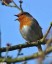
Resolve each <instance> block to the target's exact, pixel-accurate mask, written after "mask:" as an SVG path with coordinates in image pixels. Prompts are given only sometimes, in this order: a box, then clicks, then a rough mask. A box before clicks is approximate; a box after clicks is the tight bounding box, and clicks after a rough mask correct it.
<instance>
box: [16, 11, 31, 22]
mask: <svg viewBox="0 0 52 64" xmlns="http://www.w3.org/2000/svg"><path fill="white" fill-rule="evenodd" d="M28 15H30V14H29V13H28V12H21V13H19V14H17V15H15V16H17V17H18V18H17V19H16V20H18V21H19V22H21V21H22V20H23V19H24V18H26V17H27V16H28Z"/></svg>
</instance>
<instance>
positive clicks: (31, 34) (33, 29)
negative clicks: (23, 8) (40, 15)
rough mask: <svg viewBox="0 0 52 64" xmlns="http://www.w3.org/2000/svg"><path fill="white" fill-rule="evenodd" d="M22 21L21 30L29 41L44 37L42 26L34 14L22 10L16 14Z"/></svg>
mask: <svg viewBox="0 0 52 64" xmlns="http://www.w3.org/2000/svg"><path fill="white" fill-rule="evenodd" d="M16 16H17V17H18V21H19V22H20V32H21V34H22V36H23V38H24V39H26V40H27V41H37V40H39V39H41V38H42V37H43V33H42V28H41V27H40V25H39V23H38V22H37V20H36V19H35V18H33V16H32V15H30V14H29V13H28V12H22V13H19V14H18V15H16Z"/></svg>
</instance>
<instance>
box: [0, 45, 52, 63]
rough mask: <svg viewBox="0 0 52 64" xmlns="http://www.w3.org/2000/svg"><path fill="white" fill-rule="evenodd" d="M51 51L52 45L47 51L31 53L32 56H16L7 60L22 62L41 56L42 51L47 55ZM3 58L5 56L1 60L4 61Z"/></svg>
mask: <svg viewBox="0 0 52 64" xmlns="http://www.w3.org/2000/svg"><path fill="white" fill-rule="evenodd" d="M50 52H52V46H51V47H49V48H47V50H46V51H42V52H38V53H35V54H33V55H30V56H25V57H20V58H14V59H9V58H7V59H6V60H5V62H21V61H26V60H31V59H35V58H38V57H39V56H41V55H42V53H44V54H45V55H47V54H49V53H50ZM2 60H3V58H0V62H2Z"/></svg>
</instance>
